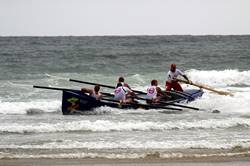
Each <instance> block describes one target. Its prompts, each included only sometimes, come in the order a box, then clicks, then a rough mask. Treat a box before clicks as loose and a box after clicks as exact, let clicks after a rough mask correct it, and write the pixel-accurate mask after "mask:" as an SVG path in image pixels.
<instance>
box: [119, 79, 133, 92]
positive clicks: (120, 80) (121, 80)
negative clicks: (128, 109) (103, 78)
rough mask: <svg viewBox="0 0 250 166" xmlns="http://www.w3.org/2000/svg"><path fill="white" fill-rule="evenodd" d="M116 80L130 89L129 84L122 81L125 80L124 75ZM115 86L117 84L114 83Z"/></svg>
mask: <svg viewBox="0 0 250 166" xmlns="http://www.w3.org/2000/svg"><path fill="white" fill-rule="evenodd" d="M117 81H118V82H117V84H118V83H121V84H122V86H124V87H127V88H129V89H130V90H132V89H131V88H130V86H129V85H128V84H127V83H125V82H124V81H125V79H124V77H119V78H118V80H117ZM116 86H117V85H116Z"/></svg>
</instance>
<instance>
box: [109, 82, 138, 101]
mask: <svg viewBox="0 0 250 166" xmlns="http://www.w3.org/2000/svg"><path fill="white" fill-rule="evenodd" d="M114 94H115V96H114V100H119V101H120V102H121V103H133V102H134V101H133V98H131V97H132V96H135V94H134V92H133V91H132V90H131V89H129V88H128V87H126V86H124V85H122V83H120V82H119V83H117V86H116V88H115V90H114Z"/></svg>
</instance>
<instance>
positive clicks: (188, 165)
mask: <svg viewBox="0 0 250 166" xmlns="http://www.w3.org/2000/svg"><path fill="white" fill-rule="evenodd" d="M43 165H46V166H68V165H70V166H80V165H86V166H90V165H94V166H107V165H122V166H129V165H136V166H149V165H150V166H151V165H152V166H199V165H201V166H249V165H250V158H249V157H240V158H205V159H204V158H203V159H181V160H169V159H150V158H148V159H90V158H88V159H44V158H43V159H1V160H0V166H43Z"/></svg>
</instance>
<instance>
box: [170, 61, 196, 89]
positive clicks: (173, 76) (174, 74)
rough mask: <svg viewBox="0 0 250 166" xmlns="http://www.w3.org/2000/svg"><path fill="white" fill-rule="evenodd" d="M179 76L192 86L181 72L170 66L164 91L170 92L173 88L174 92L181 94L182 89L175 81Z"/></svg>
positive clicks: (172, 65) (174, 66)
mask: <svg viewBox="0 0 250 166" xmlns="http://www.w3.org/2000/svg"><path fill="white" fill-rule="evenodd" d="M179 75H181V76H182V77H183V78H185V79H186V80H187V81H188V82H189V84H192V82H191V81H190V80H189V79H188V77H187V76H186V75H185V74H184V73H183V72H182V71H181V70H179V69H176V64H171V67H170V70H169V72H168V74H167V81H166V91H170V90H171V89H172V88H173V89H174V90H176V91H181V92H183V89H182V87H181V85H180V84H179V83H178V80H177V77H178V76H179Z"/></svg>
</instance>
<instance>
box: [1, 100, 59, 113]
mask: <svg viewBox="0 0 250 166" xmlns="http://www.w3.org/2000/svg"><path fill="white" fill-rule="evenodd" d="M60 106H61V101H58V100H51V101H45V100H40V101H29V102H0V113H1V114H27V111H30V110H32V109H33V110H41V111H44V112H57V111H58V110H59V109H60Z"/></svg>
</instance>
